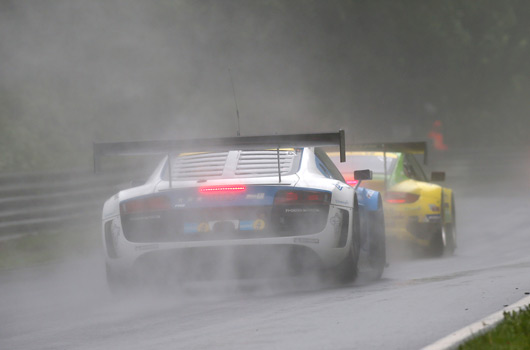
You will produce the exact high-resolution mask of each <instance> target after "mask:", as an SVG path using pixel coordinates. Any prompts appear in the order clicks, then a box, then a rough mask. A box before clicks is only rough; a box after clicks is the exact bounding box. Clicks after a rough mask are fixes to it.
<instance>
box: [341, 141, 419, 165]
mask: <svg viewBox="0 0 530 350" xmlns="http://www.w3.org/2000/svg"><path fill="white" fill-rule="evenodd" d="M346 150H347V151H357V152H384V153H386V152H402V153H410V154H423V162H424V163H425V164H427V142H424V141H420V142H379V143H360V144H353V145H348V146H346Z"/></svg>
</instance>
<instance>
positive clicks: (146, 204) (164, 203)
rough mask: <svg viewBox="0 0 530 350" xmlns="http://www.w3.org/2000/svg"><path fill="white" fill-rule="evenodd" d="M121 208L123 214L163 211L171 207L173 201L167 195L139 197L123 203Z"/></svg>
mask: <svg viewBox="0 0 530 350" xmlns="http://www.w3.org/2000/svg"><path fill="white" fill-rule="evenodd" d="M120 209H121V213H122V214H132V213H142V212H144V213H145V212H153V211H161V210H168V209H171V202H170V200H169V198H168V197H165V196H156V197H147V198H139V199H133V200H130V201H127V202H125V203H122V204H121V206H120Z"/></svg>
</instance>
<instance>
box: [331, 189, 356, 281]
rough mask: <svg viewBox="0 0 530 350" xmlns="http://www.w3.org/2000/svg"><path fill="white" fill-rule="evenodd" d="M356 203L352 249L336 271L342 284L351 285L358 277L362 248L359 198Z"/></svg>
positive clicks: (351, 241)
mask: <svg viewBox="0 0 530 350" xmlns="http://www.w3.org/2000/svg"><path fill="white" fill-rule="evenodd" d="M354 203H355V205H354V209H353V227H352V239H351V240H350V246H349V247H350V249H349V252H348V255H347V256H346V258H345V259H344V260H343V261H342V262H341V263H340V264H339V265H338V266H337V268H336V271H335V276H336V279H337V281H338V282H340V283H351V282H353V281H355V279H356V278H357V275H358V262H359V252H360V248H361V235H360V232H361V227H360V221H359V220H360V218H359V207H358V205H357V198H355V201H354Z"/></svg>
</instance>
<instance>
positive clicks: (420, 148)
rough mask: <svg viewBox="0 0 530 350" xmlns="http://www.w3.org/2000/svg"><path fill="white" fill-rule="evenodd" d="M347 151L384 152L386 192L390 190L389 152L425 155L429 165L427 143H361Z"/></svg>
mask: <svg viewBox="0 0 530 350" xmlns="http://www.w3.org/2000/svg"><path fill="white" fill-rule="evenodd" d="M346 150H347V151H353V152H383V157H384V166H383V167H384V169H385V173H384V179H385V191H386V190H387V189H388V174H387V168H386V153H387V152H402V153H410V154H423V163H424V164H427V142H424V141H420V142H378V143H360V144H354V145H348V146H347V147H346Z"/></svg>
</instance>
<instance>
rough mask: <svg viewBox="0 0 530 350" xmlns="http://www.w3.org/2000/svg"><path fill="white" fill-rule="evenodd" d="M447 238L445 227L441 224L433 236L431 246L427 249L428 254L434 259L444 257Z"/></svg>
mask: <svg viewBox="0 0 530 350" xmlns="http://www.w3.org/2000/svg"><path fill="white" fill-rule="evenodd" d="M445 236H446V233H445V227H444V226H443V225H442V224H440V226H439V228H438V229H437V230H436V232H435V233H434V235H433V236H432V238H431V242H430V243H429V246H428V247H427V254H429V255H430V256H432V257H440V256H442V255H443V254H444V250H445Z"/></svg>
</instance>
